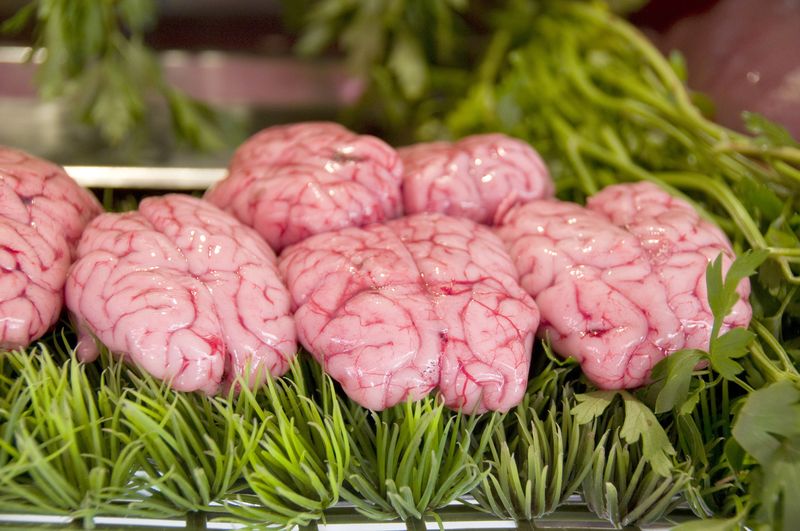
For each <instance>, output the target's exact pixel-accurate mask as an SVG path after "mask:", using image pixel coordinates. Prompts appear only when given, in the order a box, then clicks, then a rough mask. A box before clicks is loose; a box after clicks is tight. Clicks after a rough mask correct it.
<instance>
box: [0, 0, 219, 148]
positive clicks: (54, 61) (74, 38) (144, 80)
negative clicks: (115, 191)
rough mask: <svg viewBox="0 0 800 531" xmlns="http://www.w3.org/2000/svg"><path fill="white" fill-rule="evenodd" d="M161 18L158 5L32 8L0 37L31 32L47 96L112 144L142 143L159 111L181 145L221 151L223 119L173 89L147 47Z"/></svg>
mask: <svg viewBox="0 0 800 531" xmlns="http://www.w3.org/2000/svg"><path fill="white" fill-rule="evenodd" d="M156 18H157V10H156V2H155V1H153V0H111V1H103V2H95V1H92V0H30V1H29V2H28V3H26V4H25V5H24V6H23V7H22V8H21V9H20V10H19V11H18V12H17V13H16V14H15V15H14V16H13V17H12V18H10V19H8V20H7V21H5V22H4V23H3V24H2V26H0V31H4V32H18V31H20V30H21V29H23V28H25V27H26V26H28V25H30V24H32V26H33V34H34V42H33V47H32V50H31V53H30V58H31V59H32V58H34V57H39V56H41V57H42V58H43V59H42V60H41V63H40V64H39V65H38V67H37V74H36V81H37V84H38V86H39V91H40V94H41V96H42V97H43V98H44V99H46V100H52V99H56V98H66V101H68V102H69V108H70V109H72V110H73V112H74V113H75V116H77V117H78V118H79V119H80V120H81V121H83V122H85V123H87V124H89V125H91V126H92V127H94V128H96V129H97V130H98V131H99V132H100V134H101V136H102V138H103V139H104V140H105V141H107V142H108V143H110V144H112V145H117V144H120V143H122V142H124V141H126V140H130V139H131V138H133V137H135V136H137V135H138V136H139V137H141V133H142V132H143V131H144V130H145V129H146V126H147V125H148V121H149V118H148V115H149V109H151V108H152V107H153V106H154V105H156V104H160V105H163V106H165V107H166V109H167V111H168V113H169V116H170V119H171V123H172V128H173V130H174V132H175V134H176V136H177V138H178V139H179V140H182V141H185V142H187V143H188V144H189V145H191V146H192V147H195V148H198V149H203V150H212V149H220V148H221V147H223V146H225V142H224V140H223V137H222V133H223V126H224V123H223V122H224V121H223V119H222V116H221V115H220V114H218V113H216V112H215V111H213V110H212V109H210V108H209V107H207V106H206V105H203V104H201V103H199V102H197V101H194V100H192V99H191V98H189V97H187V96H186V95H185V94H184V93H183V92H181V91H179V90H177V89H176V88H175V87H173V86H171V85H170V84H169V83H168V82H167V80H166V78H165V77H164V75H163V72H162V70H161V67H160V65H159V63H158V61H157V58H156V56H155V54H154V52H153V51H152V50H151V49H150V48H149V47H148V46H147V45H146V44H145V41H144V36H145V34H146V32H147V31H149V30H150V29H152V28H153V26H154V25H155V23H156Z"/></svg>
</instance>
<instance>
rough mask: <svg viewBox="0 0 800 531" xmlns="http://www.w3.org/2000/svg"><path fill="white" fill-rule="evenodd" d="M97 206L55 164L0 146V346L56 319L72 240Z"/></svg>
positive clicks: (33, 334) (24, 341)
mask: <svg viewBox="0 0 800 531" xmlns="http://www.w3.org/2000/svg"><path fill="white" fill-rule="evenodd" d="M101 210H102V209H101V207H100V204H99V203H98V202H97V200H96V199H95V198H94V196H93V195H92V194H91V193H89V192H88V191H86V190H84V189H82V188H81V187H80V186H79V185H78V184H77V183H76V182H75V181H73V180H72V178H70V177H69V176H68V175H67V174H66V173H65V172H64V170H63V169H62V168H61V167H59V166H57V165H55V164H52V163H50V162H47V161H45V160H42V159H38V158H36V157H33V156H31V155H28V154H27V153H24V152H22V151H18V150H15V149H11V148H5V147H2V146H0V348H17V347H25V346H27V345H28V344H29V343H30V342H31V341H34V340H36V339H38V338H39V337H41V336H42V335H43V334H44V333H45V332H46V331H47V330H48V329H49V328H50V326H51V325H52V324H53V323H55V321H56V320H57V319H58V316H59V314H60V313H61V307H62V304H63V292H62V289H63V286H64V282H65V280H66V276H67V270H68V268H69V264H70V262H71V255H72V253H73V252H74V245H75V243H76V241H77V239H78V238H79V237H80V234H81V232H82V230H83V228H84V226H85V225H86V223H87V222H88V221H89V220H90V219H91V218H93V217H94V216H96V215H97V214H98V213H100V211H101Z"/></svg>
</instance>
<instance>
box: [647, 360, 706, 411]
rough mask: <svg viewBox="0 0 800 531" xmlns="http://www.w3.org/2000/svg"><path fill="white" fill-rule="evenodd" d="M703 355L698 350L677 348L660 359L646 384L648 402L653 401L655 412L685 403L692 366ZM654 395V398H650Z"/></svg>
mask: <svg viewBox="0 0 800 531" xmlns="http://www.w3.org/2000/svg"><path fill="white" fill-rule="evenodd" d="M704 357H705V353H704V352H702V351H700V350H695V349H686V350H679V351H677V352H674V353H672V354H670V355H669V356H667V357H666V358H664V359H662V360H661V361H659V362H658V363H656V365H655V367H653V372H652V373H651V374H650V379H651V381H652V383H651V384H650V385H649V386H648V395H649V396H650V397H651V400H650V402H654V411H655V412H656V413H666V412H668V411H671V410H673V409H679V408H680V407H681V406H683V404H684V403H686V401H687V398H688V397H689V396H690V395H689V388H690V385H691V382H692V375H693V373H694V368H695V367H696V366H697V364H698V363H699V362H700V360H701V359H703V358H704ZM652 397H655V398H652Z"/></svg>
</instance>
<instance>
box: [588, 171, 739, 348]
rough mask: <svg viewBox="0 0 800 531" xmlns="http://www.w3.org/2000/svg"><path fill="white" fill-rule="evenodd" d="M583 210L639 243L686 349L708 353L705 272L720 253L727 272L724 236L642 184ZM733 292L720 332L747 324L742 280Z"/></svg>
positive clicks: (729, 257)
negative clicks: (606, 220)
mask: <svg viewBox="0 0 800 531" xmlns="http://www.w3.org/2000/svg"><path fill="white" fill-rule="evenodd" d="M587 207H588V208H590V209H592V210H594V211H595V212H599V213H602V214H603V215H605V216H606V217H608V218H609V219H610V220H611V221H612V223H614V224H616V225H618V226H622V227H625V228H626V230H628V231H629V232H630V233H631V234H633V235H634V236H635V237H636V238H637V239H638V240H639V242H640V243H641V245H642V247H643V248H644V249H645V251H646V252H647V254H648V256H649V258H650V261H651V263H652V264H653V267H654V270H655V271H656V273H657V274H658V276H659V277H660V279H661V282H662V285H663V286H664V290H665V291H666V296H667V299H668V301H669V304H670V307H671V308H672V309H673V311H674V312H675V314H676V316H677V317H678V319H680V321H681V323H682V325H683V329H684V331H685V332H686V338H687V340H686V345H685V346H686V348H699V349H707V348H708V342H709V340H710V334H711V325H712V324H713V320H714V318H713V315H712V313H711V308H710V307H709V305H708V294H707V292H706V277H705V272H706V267H707V266H708V262H709V260H714V259H716V258H717V256H719V255H720V253H721V254H722V265H723V272H727V270H728V268H729V267H730V264H731V262H732V261H733V259H734V258H735V257H734V254H733V250H732V249H731V246H730V243H729V242H728V239H727V238H726V237H725V235H724V234H723V232H722V231H721V230H720V229H719V228H718V227H717V226H715V225H713V224H711V223H710V222H708V221H705V220H704V219H702V218H701V217H700V216H699V215H698V213H697V211H696V210H695V209H694V208H692V206H691V205H690V204H688V203H687V202H685V201H683V200H682V199H678V198H676V197H673V196H671V195H670V194H668V193H666V192H664V191H663V190H661V189H660V188H658V187H657V186H655V185H654V184H651V183H646V182H643V183H637V184H632V185H618V186H609V187H607V188H605V189H604V190H602V191H601V192H600V193H598V194H596V195H595V196H594V197H591V198H590V199H589V201H588V202H587ZM737 293H738V295H739V299H738V300H737V302H736V304H734V306H733V309H732V310H731V312H730V313H729V314H728V315H727V316H726V317H725V319H724V321H723V325H722V327H721V329H720V330H721V332H722V333H724V332H726V331H728V330H729V329H731V328H735V327H747V326H748V325H749V323H750V317H751V316H752V310H751V308H750V304H749V303H748V297H749V295H750V283H749V281H748V280H747V279H745V280H743V281H742V282H741V283H740V284H739V286H738V288H737Z"/></svg>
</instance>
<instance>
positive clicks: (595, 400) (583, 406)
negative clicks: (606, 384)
mask: <svg viewBox="0 0 800 531" xmlns="http://www.w3.org/2000/svg"><path fill="white" fill-rule="evenodd" d="M615 396H617V391H592V392H591V393H582V394H577V395H575V400H577V402H578V404H577V405H576V406H575V407H573V408H572V410H571V411H570V413H571V414H572V415H573V416H574V417H575V421H576V422H577V423H578V425H581V424H586V423H589V422H591V421H592V420H594V419H596V418H597V417H599V416H600V415H602V414H603V412H604V411H605V410H606V409H607V408H608V406H609V405H610V404H611V402H612V401H613V400H614V397H615Z"/></svg>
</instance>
